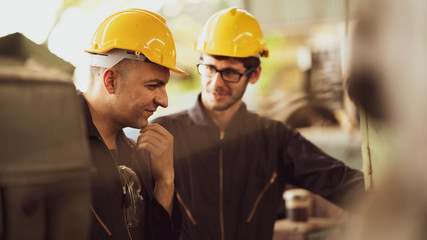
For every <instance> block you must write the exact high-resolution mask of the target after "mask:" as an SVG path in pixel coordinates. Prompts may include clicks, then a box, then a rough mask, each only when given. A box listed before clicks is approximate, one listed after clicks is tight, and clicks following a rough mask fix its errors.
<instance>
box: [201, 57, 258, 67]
mask: <svg viewBox="0 0 427 240" xmlns="http://www.w3.org/2000/svg"><path fill="white" fill-rule="evenodd" d="M203 55H204V54H200V59H199V60H200V61H202V60H203ZM207 55H209V56H211V57H213V58H215V59H216V60H219V61H221V60H226V59H235V60H237V61H239V62H241V63H242V64H243V66H244V67H245V68H246V69H251V68H257V67H259V66H260V65H261V60H260V59H259V57H245V58H242V57H229V56H221V55H211V54H207Z"/></svg>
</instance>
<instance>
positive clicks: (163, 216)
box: [148, 194, 182, 240]
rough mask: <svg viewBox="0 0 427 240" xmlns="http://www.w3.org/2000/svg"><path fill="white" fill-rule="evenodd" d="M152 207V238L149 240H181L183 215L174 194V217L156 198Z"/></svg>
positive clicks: (149, 237) (152, 202)
mask: <svg viewBox="0 0 427 240" xmlns="http://www.w3.org/2000/svg"><path fill="white" fill-rule="evenodd" d="M150 205H151V207H150V226H149V228H150V231H149V232H150V236H148V239H153V240H163V239H168V240H169V239H171V240H173V239H179V236H180V234H181V226H182V215H181V211H180V209H179V203H178V200H177V198H176V194H174V199H173V210H172V216H169V214H168V212H167V211H166V209H164V208H163V206H162V205H160V203H159V202H157V200H156V198H153V199H152V200H151V204H150Z"/></svg>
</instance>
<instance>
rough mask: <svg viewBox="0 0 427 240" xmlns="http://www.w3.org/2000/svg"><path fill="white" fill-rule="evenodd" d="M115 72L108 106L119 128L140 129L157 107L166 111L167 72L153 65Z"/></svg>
mask: <svg viewBox="0 0 427 240" xmlns="http://www.w3.org/2000/svg"><path fill="white" fill-rule="evenodd" d="M132 64H133V66H132V67H129V68H126V70H127V71H126V72H123V71H121V72H120V71H119V72H118V74H117V75H118V77H117V80H116V81H115V82H116V86H115V89H114V100H113V101H112V104H111V109H110V110H111V115H112V117H113V119H114V120H113V121H114V122H116V124H117V125H119V126H121V127H133V128H143V127H145V126H146V125H147V123H148V118H149V117H150V116H151V115H152V114H153V113H154V112H155V111H156V109H157V107H158V106H161V107H167V106H168V97H167V93H166V88H165V87H166V84H167V83H168V81H169V76H170V74H169V69H167V68H164V67H162V66H159V65H157V64H153V63H146V62H137V63H132Z"/></svg>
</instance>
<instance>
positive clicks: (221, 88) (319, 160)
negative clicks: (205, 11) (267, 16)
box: [153, 8, 364, 240]
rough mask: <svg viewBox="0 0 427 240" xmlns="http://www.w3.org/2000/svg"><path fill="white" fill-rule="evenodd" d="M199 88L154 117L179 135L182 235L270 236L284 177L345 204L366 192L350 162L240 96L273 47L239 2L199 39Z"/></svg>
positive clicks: (177, 157) (232, 238) (218, 15)
mask: <svg viewBox="0 0 427 240" xmlns="http://www.w3.org/2000/svg"><path fill="white" fill-rule="evenodd" d="M195 50H196V51H197V52H199V53H201V55H200V59H199V62H198V64H197V69H198V72H199V73H200V75H201V83H202V92H201V94H200V95H199V97H198V99H197V101H196V103H195V105H194V106H193V107H192V108H190V109H188V110H186V111H183V112H179V113H176V114H173V115H170V116H163V117H160V118H157V119H155V120H154V121H153V122H157V123H159V124H161V125H162V126H164V127H165V128H166V129H167V130H168V131H169V132H170V133H171V134H172V135H173V136H174V164H175V174H176V179H175V180H176V191H177V197H178V200H179V202H180V205H181V207H182V209H183V215H184V222H183V233H182V235H181V239H203V240H210V239H220V240H224V239H225V240H236V239H245V240H247V239H272V236H273V227H274V222H275V220H276V217H277V215H278V209H279V206H280V204H281V203H282V201H281V200H282V193H283V191H284V189H285V184H287V183H288V184H292V185H294V186H298V187H302V188H306V189H308V190H310V191H311V192H314V193H316V194H319V195H321V196H323V197H325V198H326V199H328V200H330V201H332V202H334V203H336V204H339V205H340V206H344V204H345V203H346V202H347V200H349V199H353V198H354V197H355V196H356V195H357V194H358V193H360V192H364V181H363V174H362V173H361V172H359V171H356V170H352V169H350V168H348V167H346V166H345V165H344V164H343V163H342V162H340V161H338V160H335V159H333V158H332V157H330V156H328V155H326V154H325V153H323V152H322V151H321V150H319V149H318V148H317V147H316V146H314V145H313V144H312V143H310V142H309V141H308V140H306V139H304V138H303V137H302V136H301V135H300V134H299V133H298V132H297V131H296V130H294V129H291V128H289V127H287V126H285V125H284V124H283V123H281V122H278V121H274V120H270V119H267V118H263V117H261V116H259V115H257V114H255V113H251V112H249V111H248V110H247V109H246V106H245V104H244V103H243V102H242V97H243V94H244V93H245V89H246V87H247V85H248V84H255V83H256V82H257V81H258V79H259V77H260V74H261V66H260V57H267V56H268V49H267V47H266V44H265V42H264V39H263V34H262V31H261V28H260V26H259V24H258V22H257V20H256V19H255V18H254V17H253V16H252V15H251V14H249V13H248V12H246V11H245V10H242V9H238V8H229V9H224V10H222V11H219V12H217V13H215V14H214V15H213V16H211V17H210V18H209V20H208V21H207V22H206V24H205V25H204V27H203V29H202V32H201V34H200V36H199V38H198V41H197V43H196V45H195Z"/></svg>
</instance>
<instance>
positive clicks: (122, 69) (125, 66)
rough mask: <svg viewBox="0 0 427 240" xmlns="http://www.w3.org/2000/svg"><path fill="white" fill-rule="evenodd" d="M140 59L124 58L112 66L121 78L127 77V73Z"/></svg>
mask: <svg viewBox="0 0 427 240" xmlns="http://www.w3.org/2000/svg"><path fill="white" fill-rule="evenodd" d="M139 62H140V61H138V60H133V59H127V58H124V59H122V60H121V61H120V62H118V63H117V64H116V65H114V66H113V67H112V68H114V69H116V71H117V73H118V74H119V76H120V77H121V78H122V79H126V78H127V74H128V73H129V72H131V71H132V70H133V69H134V68H135V67H137V66H138V64H139Z"/></svg>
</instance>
